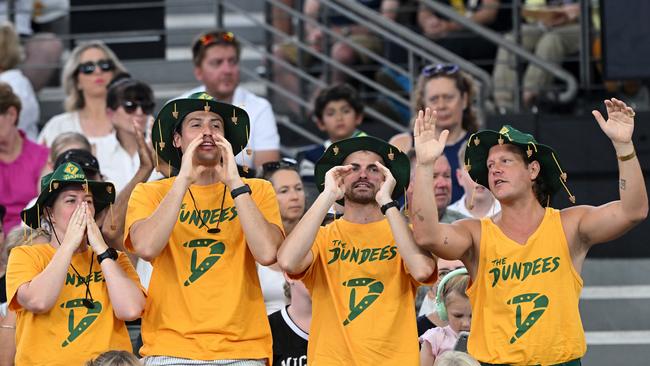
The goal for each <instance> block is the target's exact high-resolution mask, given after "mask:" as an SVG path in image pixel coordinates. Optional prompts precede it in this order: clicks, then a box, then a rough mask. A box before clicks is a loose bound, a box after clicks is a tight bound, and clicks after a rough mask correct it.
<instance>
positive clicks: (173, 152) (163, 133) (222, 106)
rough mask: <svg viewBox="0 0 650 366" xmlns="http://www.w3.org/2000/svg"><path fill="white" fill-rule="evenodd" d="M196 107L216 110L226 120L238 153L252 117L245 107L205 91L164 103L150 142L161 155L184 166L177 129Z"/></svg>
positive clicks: (226, 132)
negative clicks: (219, 98) (218, 98)
mask: <svg viewBox="0 0 650 366" xmlns="http://www.w3.org/2000/svg"><path fill="white" fill-rule="evenodd" d="M195 111H206V112H214V113H216V114H218V115H220V116H221V117H222V118H223V121H224V137H225V138H226V140H228V142H230V145H231V146H232V151H233V154H234V155H237V154H239V152H240V151H242V150H244V148H245V147H246V145H247V144H248V138H249V131H250V118H249V116H248V113H246V111H245V110H244V109H242V108H239V107H236V106H234V105H232V104H228V103H223V102H218V101H216V100H215V99H214V98H212V96H210V95H209V94H207V93H205V92H198V93H194V94H191V95H190V96H188V97H187V98H180V99H174V100H171V101H169V102H167V104H165V105H164V106H163V107H162V109H161V110H160V112H158V115H157V116H156V119H155V120H154V123H153V127H152V130H151V143H152V144H153V148H154V149H155V151H156V153H157V155H158V158H160V159H162V160H164V161H165V162H166V163H168V164H169V165H170V171H171V167H173V168H176V170H178V169H180V167H181V159H182V158H181V156H182V153H181V151H180V149H179V148H176V147H174V143H173V142H174V132H177V131H180V127H181V123H182V122H183V119H185V117H186V116H187V115H188V114H190V113H192V112H195Z"/></svg>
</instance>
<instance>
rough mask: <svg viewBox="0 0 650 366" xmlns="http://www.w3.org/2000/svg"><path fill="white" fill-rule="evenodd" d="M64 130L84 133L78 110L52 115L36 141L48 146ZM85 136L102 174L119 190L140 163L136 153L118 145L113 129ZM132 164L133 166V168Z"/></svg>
mask: <svg viewBox="0 0 650 366" xmlns="http://www.w3.org/2000/svg"><path fill="white" fill-rule="evenodd" d="M64 132H77V133H80V134H82V135H83V134H84V133H83V130H82V129H81V123H80V121H79V112H67V113H62V114H58V115H56V116H54V117H52V119H50V120H49V121H48V122H47V123H46V124H45V127H43V130H42V131H41V134H40V135H39V136H38V142H39V143H41V144H45V145H47V146H48V147H50V146H51V145H52V142H53V141H54V139H56V137H57V136H59V135H60V134H62V133H64ZM86 138H87V139H88V141H89V142H90V144H91V145H92V147H93V155H95V157H96V158H97V161H98V162H99V169H100V171H101V173H102V175H103V176H104V177H106V180H107V181H111V182H113V184H115V189H116V190H117V191H118V192H119V191H120V190H121V189H122V188H124V186H125V185H126V184H127V183H128V182H129V181H130V180H131V178H133V175H134V174H135V171H136V170H137V169H138V166H139V164H140V158H139V157H138V154H135V157H131V156H129V154H128V153H127V152H126V151H125V150H124V149H123V148H122V146H120V143H119V141H118V140H117V136H116V135H115V130H113V131H112V132H111V133H109V134H108V135H104V136H100V137H88V136H86ZM134 166H135V168H133V167H134ZM133 169H135V170H133ZM129 174H130V175H129Z"/></svg>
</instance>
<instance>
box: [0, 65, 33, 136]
mask: <svg viewBox="0 0 650 366" xmlns="http://www.w3.org/2000/svg"><path fill="white" fill-rule="evenodd" d="M0 81H2V82H5V83H7V84H9V86H11V89H12V90H13V92H14V94H16V95H17V96H18V98H20V104H21V108H20V115H19V116H18V128H19V129H21V130H23V131H24V132H25V134H26V135H27V137H28V138H29V139H30V140H32V141H34V140H36V136H38V121H39V119H40V118H41V107H40V106H39V104H38V100H37V99H36V94H35V93H34V88H32V83H31V82H30V81H29V79H27V77H25V75H24V74H23V73H22V71H20V70H18V69H11V70H7V71H4V72H1V73H0Z"/></svg>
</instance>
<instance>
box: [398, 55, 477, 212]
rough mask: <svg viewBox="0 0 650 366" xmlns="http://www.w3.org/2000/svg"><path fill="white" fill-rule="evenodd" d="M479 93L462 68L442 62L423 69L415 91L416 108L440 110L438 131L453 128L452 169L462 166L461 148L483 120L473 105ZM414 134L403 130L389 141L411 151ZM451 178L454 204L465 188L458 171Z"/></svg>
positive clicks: (449, 156)
mask: <svg viewBox="0 0 650 366" xmlns="http://www.w3.org/2000/svg"><path fill="white" fill-rule="evenodd" d="M475 93H476V88H475V85H474V81H473V80H472V78H471V77H470V76H469V75H467V74H466V73H465V72H463V71H462V70H460V68H459V67H458V65H453V64H438V65H429V66H426V67H425V68H423V69H422V72H421V73H420V77H419V78H418V81H417V84H416V85H415V90H414V91H413V93H412V94H411V98H412V100H413V110H414V111H416V112H417V111H419V110H424V109H425V108H431V110H433V111H435V112H437V114H436V118H437V121H438V123H437V124H436V134H440V132H442V131H443V130H449V137H448V138H447V145H446V146H445V151H444V153H445V156H446V157H447V160H448V161H449V165H451V171H452V172H455V171H456V170H457V169H458V167H459V166H460V162H459V161H458V150H459V149H460V148H461V146H463V144H464V143H465V142H466V141H467V138H468V137H469V135H471V134H472V133H474V132H476V130H477V129H478V125H479V122H478V119H477V116H476V111H475V109H474V107H473V106H472V102H473V100H474V95H475ZM415 114H416V113H414V115H415ZM413 121H415V119H414V120H413ZM411 129H413V126H411ZM412 135H413V134H412V133H408V132H405V133H400V134H398V135H395V136H393V138H391V139H390V141H389V142H390V143H391V144H393V145H395V146H397V147H398V148H399V149H400V150H402V151H409V150H411V149H412V148H413V136H412ZM451 179H452V190H451V191H452V197H451V202H452V203H453V202H456V201H457V200H458V199H459V198H460V197H461V196H462V195H463V190H462V188H461V186H460V185H459V184H458V179H457V177H456V175H455V174H453V175H452V176H451Z"/></svg>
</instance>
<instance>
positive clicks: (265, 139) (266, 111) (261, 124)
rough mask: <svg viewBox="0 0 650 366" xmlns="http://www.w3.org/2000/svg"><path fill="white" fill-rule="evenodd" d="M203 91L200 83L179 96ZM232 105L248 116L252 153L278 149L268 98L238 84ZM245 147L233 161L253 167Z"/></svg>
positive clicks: (251, 158)
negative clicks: (242, 110)
mask: <svg viewBox="0 0 650 366" xmlns="http://www.w3.org/2000/svg"><path fill="white" fill-rule="evenodd" d="M204 91H205V86H203V85H201V86H198V87H196V88H194V89H192V90H190V91H188V92H186V93H184V94H183V95H181V96H180V97H179V98H187V97H188V96H189V95H191V94H194V93H197V92H204ZM232 105H234V106H237V107H240V108H242V109H244V110H245V111H246V113H248V116H249V117H250V131H248V132H249V134H250V138H249V140H248V147H249V148H250V149H251V150H253V155H254V154H255V151H265V150H280V135H279V134H278V126H277V123H276V122H275V115H274V114H273V109H272V108H271V103H269V101H268V100H266V99H264V98H262V97H258V96H257V95H255V94H253V93H251V92H249V91H248V90H246V89H244V88H242V87H241V86H238V87H237V88H236V89H235V94H234V95H233V98H232ZM245 149H246V146H244V151H242V152H240V153H239V154H237V156H235V162H236V163H237V164H239V165H244V164H245V165H248V166H251V167H255V166H254V164H253V156H249V155H248V154H246V152H245Z"/></svg>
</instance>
